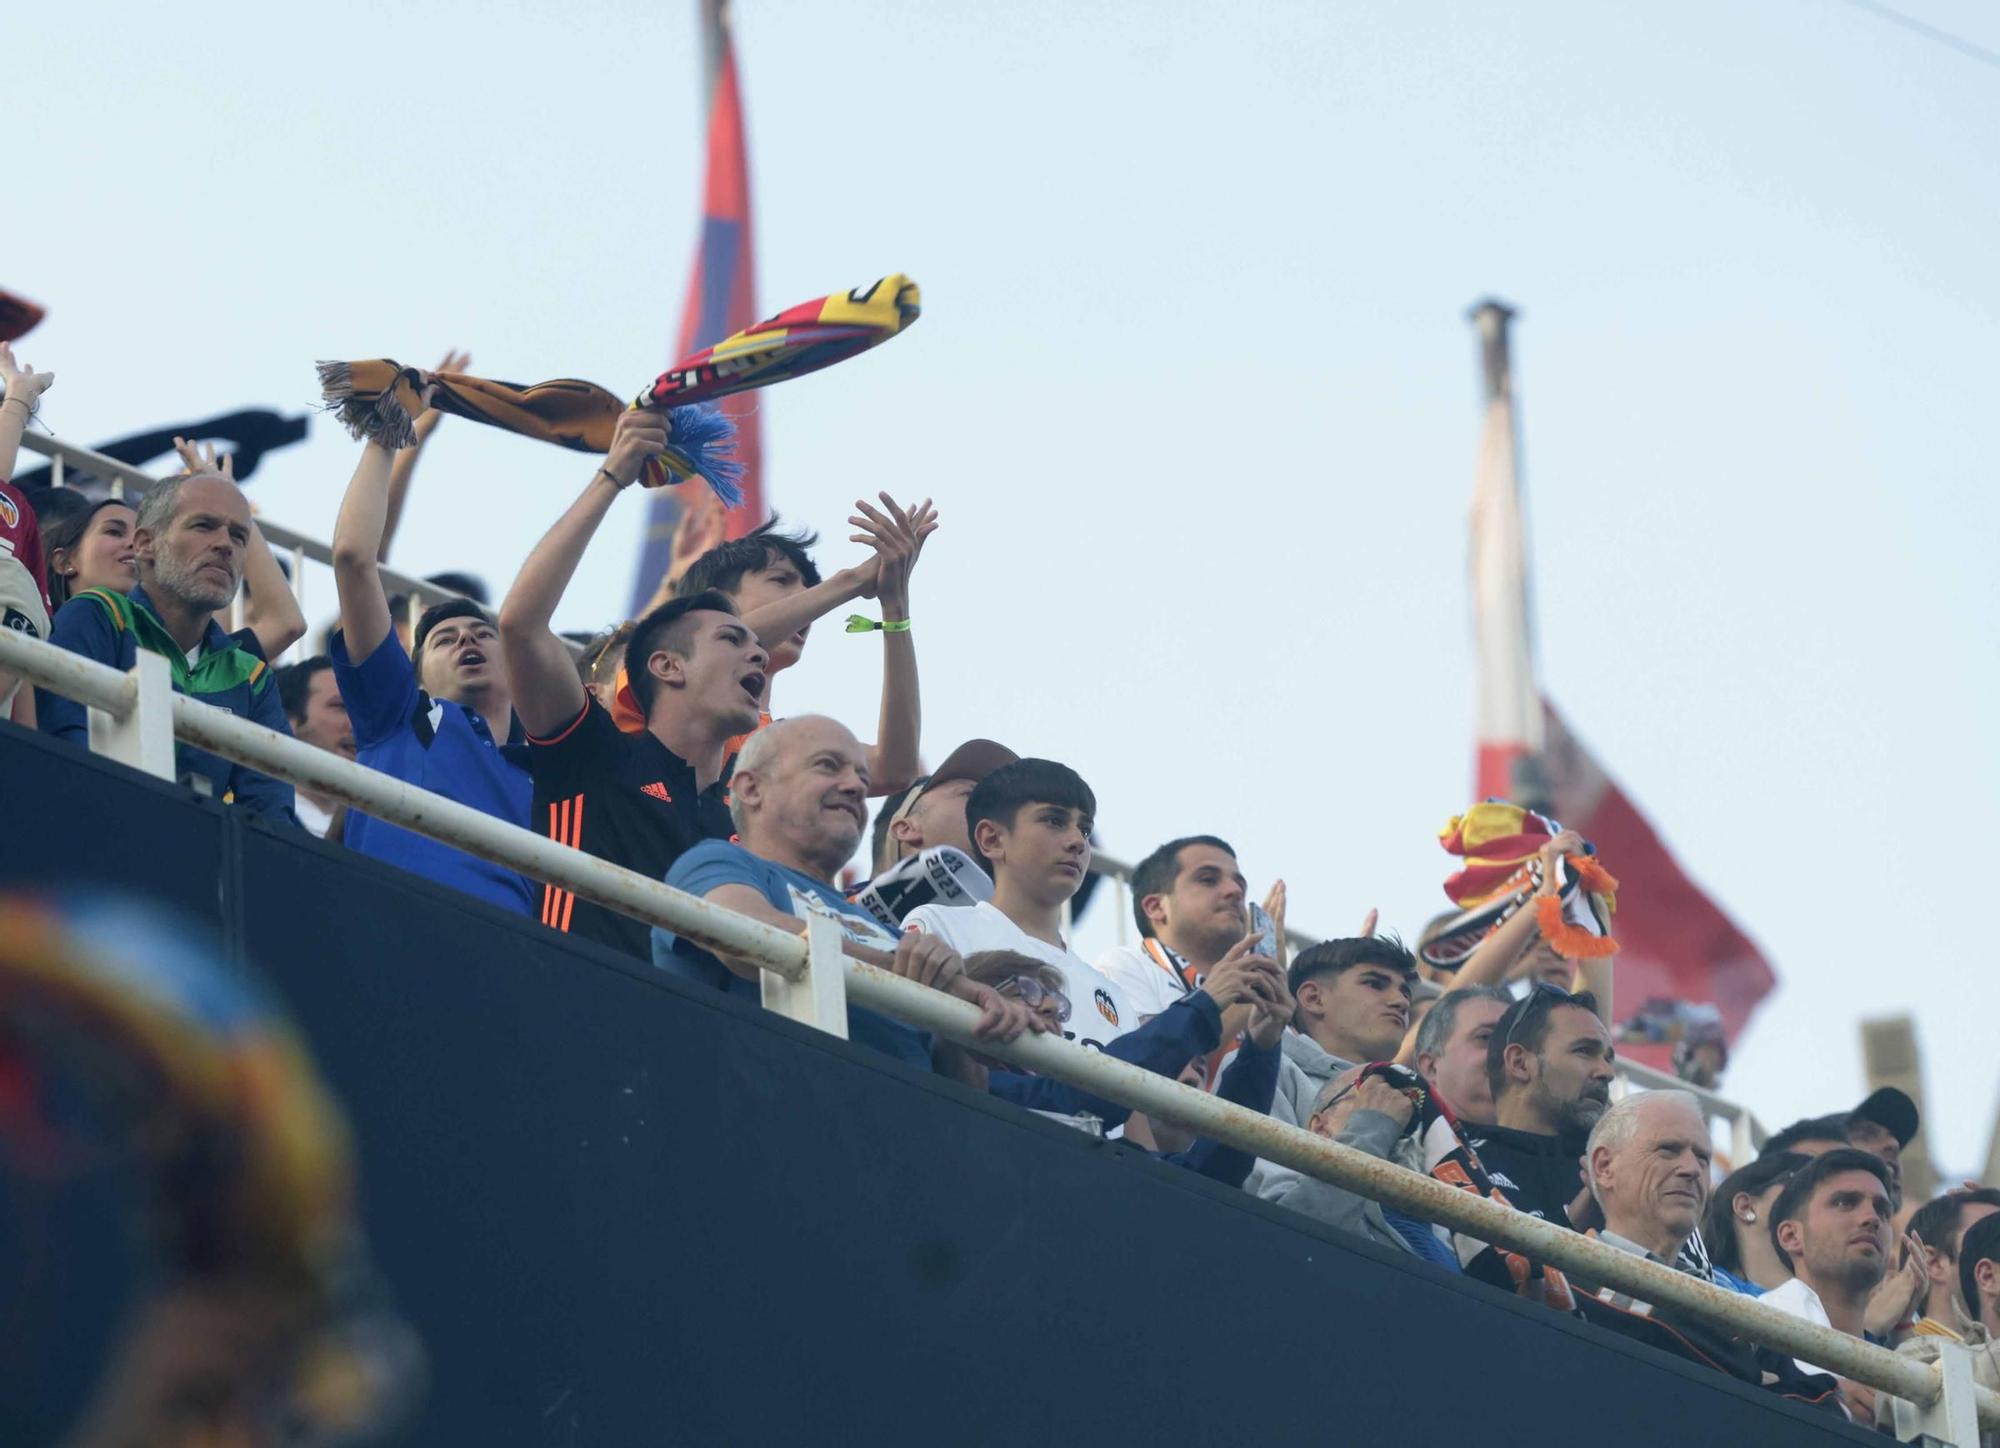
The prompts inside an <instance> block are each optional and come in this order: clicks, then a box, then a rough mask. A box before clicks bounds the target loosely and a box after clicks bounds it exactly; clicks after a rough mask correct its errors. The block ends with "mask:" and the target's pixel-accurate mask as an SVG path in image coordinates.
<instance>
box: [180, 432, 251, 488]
mask: <svg viewBox="0 0 2000 1448" xmlns="http://www.w3.org/2000/svg"><path fill="white" fill-rule="evenodd" d="M174 452H175V453H177V454H178V455H179V456H180V460H181V466H182V467H184V468H186V469H187V470H188V471H189V472H190V473H220V474H221V475H222V476H223V477H224V478H226V479H228V480H229V481H230V482H232V483H233V482H235V481H236V456H235V454H234V453H217V452H216V450H215V444H214V443H202V444H201V445H200V446H196V445H195V444H194V443H193V442H191V441H190V440H188V439H187V438H184V437H177V438H175V439H174Z"/></svg>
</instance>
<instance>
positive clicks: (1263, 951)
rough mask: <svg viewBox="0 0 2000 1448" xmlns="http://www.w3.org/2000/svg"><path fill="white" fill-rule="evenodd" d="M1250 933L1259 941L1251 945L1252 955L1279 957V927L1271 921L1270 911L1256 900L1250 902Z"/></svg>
mask: <svg viewBox="0 0 2000 1448" xmlns="http://www.w3.org/2000/svg"><path fill="white" fill-rule="evenodd" d="M1250 933H1251V934H1252V935H1254V936H1256V937H1257V943H1256V944H1255V945H1253V946H1251V947H1250V953H1251V954H1252V955H1261V956H1264V957H1266V958H1267V959H1270V960H1276V959H1277V958H1278V930H1277V927H1276V926H1275V925H1274V924H1272V922H1271V915H1270V912H1269V911H1267V910H1266V909H1265V908H1264V907H1263V906H1262V905H1259V904H1258V903H1257V902H1256V901H1254V900H1253V901H1251V902H1250Z"/></svg>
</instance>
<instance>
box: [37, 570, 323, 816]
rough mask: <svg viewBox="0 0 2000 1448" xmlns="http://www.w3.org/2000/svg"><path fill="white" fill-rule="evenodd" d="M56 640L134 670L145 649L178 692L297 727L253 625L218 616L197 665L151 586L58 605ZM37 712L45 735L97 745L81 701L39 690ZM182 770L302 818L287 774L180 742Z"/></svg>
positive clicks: (233, 795)
mask: <svg viewBox="0 0 2000 1448" xmlns="http://www.w3.org/2000/svg"><path fill="white" fill-rule="evenodd" d="M49 642H50V643H52V644H56V645H59V646H60V647H62V648H66V649H68V650H69V651H70V652H71V653H73V654H82V655H83V656H84V657H85V658H87V659H95V660H96V661H97V662H98V663H100V664H109V665H110V666H111V667H112V668H114V669H118V670H121V671H122V670H129V669H130V668H131V667H132V665H133V663H134V662H136V661H137V659H138V657H139V650H140V649H142V648H144V649H148V650H150V651H151V652H153V653H156V654H159V655H160V656H161V657H162V658H164V659H165V660H166V661H167V664H168V666H169V667H170V668H171V669H172V670H173V676H174V692H175V693H176V694H186V695H188V696H189V697H190V698H195V699H199V700H201V702H202V703H204V704H212V705H214V706H215V707H216V708H218V709H227V710H228V711H229V712H230V713H232V714H236V715H240V716H241V717H243V718H245V719H249V720H251V721H253V722H255V723H258V724H262V725H264V726H265V727H266V728H269V729H275V730H277V731H278V732H279V733H280V734H290V733H291V732H292V726H291V722H290V721H289V720H287V719H286V718H285V706H284V704H283V703H282V702H280V700H279V698H278V685H277V680H276V679H275V678H274V677H273V676H272V673H271V667H270V665H269V664H267V663H266V662H265V661H264V656H263V653H262V652H261V651H260V650H259V649H258V647H257V638H256V635H254V634H252V633H251V632H250V631H249V630H248V629H245V630H243V631H242V632H240V633H235V634H231V633H227V632H225V631H224V630H223V628H222V626H221V625H220V624H218V623H217V622H216V621H215V620H214V619H212V618H211V619H210V620H209V621H208V631H207V633H205V634H204V635H203V636H202V644H201V647H202V653H201V657H200V658H199V659H197V660H196V661H195V662H194V663H193V664H189V663H188V661H187V655H185V654H184V653H182V652H181V649H180V646H179V645H178V644H176V643H175V642H174V639H173V635H171V634H169V633H168V632H167V627H166V625H165V624H163V623H161V622H160V617H159V615H158V614H156V613H154V612H153V605H152V601H151V600H150V599H148V598H147V597H146V591H145V590H144V589H143V588H134V589H133V590H132V591H131V593H129V594H119V593H112V592H109V591H108V590H106V589H101V588H91V589H86V590H84V591H83V592H82V593H79V594H77V595H76V597H74V598H72V599H71V600H70V601H69V602H68V603H65V604H64V605H63V606H62V607H61V608H60V609H58V610H56V616H55V621H54V623H52V624H51V625H50V627H49ZM35 717H36V719H37V720H38V721H39V723H40V725H41V729H42V732H43V733H44V734H53V735H55V736H56V737H57V738H59V739H69V740H73V741H75V742H76V743H78V744H80V745H82V746H83V747H85V748H86V749H87V748H89V747H90V712H89V710H88V709H87V708H86V707H85V706H84V705H82V704H79V703H77V702H76V701H75V700H73V699H65V698H63V697H62V696H61V695H59V694H51V693H50V692H49V691H48V690H46V689H37V690H36V691H35ZM174 770H175V773H176V774H178V775H179V776H180V777H181V778H183V779H185V778H186V777H187V776H189V775H199V776H201V777H202V778H204V779H206V780H208V781H209V783H210V785H211V786H212V787H213V790H214V794H215V797H216V798H217V799H221V800H233V801H234V802H235V803H237V804H239V805H242V806H243V807H244V808H245V809H247V810H250V811H251V812H252V813H254V814H260V815H269V816H273V817H276V818H278V819H282V820H284V821H286V822H287V823H289V824H297V823H298V816H297V815H295V814H294V813H293V812H292V803H293V793H292V787H291V786H290V785H289V784H286V783H285V782H284V781H283V780H280V779H273V778H271V776H270V775H268V774H259V773H258V772H257V771H256V770H254V769H250V768H248V767H246V766H244V765H241V764H238V763H236V762H235V761H234V760H230V759H224V758H223V757H222V756H221V755H219V754H210V753H209V752H208V751H207V750H205V749H197V748H195V747H194V746H193V745H191V744H177V745H176V746H175V750H174Z"/></svg>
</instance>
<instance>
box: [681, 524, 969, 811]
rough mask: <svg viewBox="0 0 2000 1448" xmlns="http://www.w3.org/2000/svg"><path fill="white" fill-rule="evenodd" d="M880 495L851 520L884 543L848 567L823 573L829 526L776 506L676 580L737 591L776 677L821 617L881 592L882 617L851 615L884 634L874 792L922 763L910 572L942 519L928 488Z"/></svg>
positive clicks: (762, 705) (733, 597) (868, 539)
mask: <svg viewBox="0 0 2000 1448" xmlns="http://www.w3.org/2000/svg"><path fill="white" fill-rule="evenodd" d="M880 496H881V500H882V506H881V508H879V509H878V508H875V507H874V506H872V505H870V504H868V503H865V502H862V501H860V500H856V502H855V504H854V506H855V508H856V510H857V512H856V514H855V515H854V516H852V517H850V518H849V519H848V520H847V521H848V522H849V523H852V524H853V525H854V526H855V527H856V528H857V529H858V530H860V531H858V532H857V533H855V534H854V535H853V541H854V542H856V543H867V544H870V545H872V546H873V548H874V550H875V552H874V556H873V557H871V558H870V559H869V560H868V561H867V562H866V563H862V564H858V565H856V566H855V567H853V568H843V569H842V570H840V572H838V573H836V574H834V575H833V577H831V578H829V579H825V580H824V581H822V580H821V578H820V573H819V569H818V567H817V566H816V565H815V564H814V563H813V560H812V555H811V553H809V552H808V551H807V550H808V549H810V548H812V547H813V546H814V545H815V544H816V543H818V542H819V535H818V534H816V533H811V532H804V531H794V532H780V531H779V529H778V519H777V517H776V516H775V515H774V516H773V517H772V518H771V520H770V521H769V522H767V523H765V524H764V525H763V526H762V527H760V528H757V529H756V530H755V531H753V532H750V533H748V534H745V535H744V536H743V537H741V538H732V539H730V540H729V541H728V542H727V543H722V544H718V545H717V546H716V547H714V548H711V549H709V550H708V551H707V552H706V553H704V554H702V555H701V556H700V557H699V558H697V559H695V561H694V562H693V563H691V564H689V565H688V569H687V572H685V573H683V574H682V575H681V577H680V581H679V582H678V583H677V584H676V585H675V587H674V592H675V594H676V595H677V596H679V597H682V598H685V597H688V596H689V595H691V594H696V593H708V592H715V593H720V594H722V595H723V596H724V597H726V598H727V599H729V601H730V606H731V607H732V608H733V609H734V610H735V611H736V614H737V616H738V617H739V618H741V619H742V620H743V621H744V622H745V623H747V624H748V625H750V627H751V628H752V629H753V630H754V631H755V632H756V635H757V638H758V641H759V642H760V643H762V644H763V646H764V647H765V649H767V650H768V651H769V653H770V655H771V666H770V671H769V672H770V674H771V675H772V676H773V677H775V676H776V675H777V674H778V673H780V672H782V671H783V670H785V669H788V668H790V667H791V666H792V665H793V664H795V663H797V662H798V661H799V657H800V655H801V654H803V653H804V652H805V646H806V634H807V633H808V632H809V631H810V630H811V628H812V625H813V623H814V622H815V621H816V620H818V619H820V618H823V617H825V616H826V615H827V614H829V613H831V612H832V611H833V610H834V609H836V608H839V607H841V606H842V605H843V604H847V603H851V602H853V601H854V600H855V599H857V598H873V599H877V600H879V601H880V603H881V605H882V618H881V620H880V622H875V621H872V620H869V619H865V618H862V617H861V616H860V615H858V614H857V615H855V616H854V617H853V618H852V619H850V620H849V623H848V630H849V632H863V633H866V632H874V631H880V633H881V634H882V645H883V660H882V710H881V716H880V718H879V720H878V721H877V724H876V736H875V737H876V742H875V743H874V744H872V745H870V746H869V747H868V773H869V786H868V787H869V793H870V794H872V795H884V794H893V793H895V792H896V791H897V790H899V789H902V788H904V787H905V786H906V785H908V784H909V783H910V782H911V781H912V780H914V779H915V778H916V777H917V774H918V772H919V770H920V769H921V768H922V766H921V764H920V763H919V762H918V757H917V749H918V740H919V735H920V733H921V705H920V701H919V695H918V689H917V652H916V644H915V643H914V641H913V640H912V639H911V636H910V572H911V570H912V569H913V568H914V567H915V566H916V562H917V555H918V554H919V553H920V552H922V551H923V546H924V540H925V539H926V538H928V537H929V536H930V535H931V533H933V532H934V531H936V529H937V512H936V510H935V509H933V508H932V507H931V503H930V500H929V499H928V498H926V499H925V500H924V501H923V502H922V503H920V504H918V505H917V506H915V507H913V508H908V509H905V508H903V507H901V506H900V505H898V504H897V503H896V502H894V501H893V500H892V499H891V498H890V497H889V495H888V494H887V493H883V494H881V495H880ZM758 719H759V724H758V726H757V727H761V726H762V725H763V724H768V723H770V721H771V709H770V689H769V686H768V684H767V686H766V688H765V692H764V697H763V698H761V699H760V700H759V701H758ZM738 747H740V742H739V745H738Z"/></svg>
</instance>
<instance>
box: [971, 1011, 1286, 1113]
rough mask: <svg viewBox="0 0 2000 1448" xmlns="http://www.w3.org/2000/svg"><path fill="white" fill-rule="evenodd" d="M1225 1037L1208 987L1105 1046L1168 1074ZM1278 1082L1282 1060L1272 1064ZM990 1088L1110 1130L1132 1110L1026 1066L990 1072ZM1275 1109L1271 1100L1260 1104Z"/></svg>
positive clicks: (1174, 1073)
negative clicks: (1030, 1071) (1094, 1120)
mask: <svg viewBox="0 0 2000 1448" xmlns="http://www.w3.org/2000/svg"><path fill="white" fill-rule="evenodd" d="M1221 1039H1222V1011H1221V1009H1220V1008H1219V1007H1218V1006H1217V1005H1216V1004H1215V1001H1214V999H1213V998H1212V997H1210V996H1209V995H1208V994H1207V993H1206V992H1204V991H1195V992H1194V993H1193V994H1192V995H1185V996H1182V997H1181V998H1180V999H1179V1000H1177V1001H1175V1002H1174V1003H1173V1004H1172V1005H1170V1006H1168V1007H1167V1008H1166V1009H1165V1010H1163V1011H1161V1012H1160V1013H1159V1014H1158V1015H1157V1016H1154V1017H1153V1018H1152V1019H1151V1020H1150V1021H1148V1022H1146V1024H1145V1025H1143V1026H1140V1027H1139V1028H1138V1029H1137V1030H1132V1031H1127V1032H1126V1033H1125V1034H1124V1035H1122V1036H1119V1037H1118V1038H1117V1039H1115V1040H1113V1041H1112V1042H1111V1043H1110V1044H1109V1045H1107V1046H1105V1048H1104V1054H1105V1055H1107V1056H1115V1057H1117V1058H1118V1059H1119V1060H1121V1061H1127V1062H1130V1063H1131V1064H1132V1065H1134V1066H1139V1067H1143V1068H1144V1069H1146V1070H1148V1071H1157V1072H1158V1073H1159V1074H1160V1075H1162V1076H1178V1075H1180V1073H1181V1068H1182V1067H1184V1066H1185V1065H1187V1063H1188V1062H1190V1061H1192V1060H1193V1059H1194V1058H1195V1057H1196V1056H1205V1055H1207V1054H1208V1053H1209V1052H1210V1051H1213V1050H1214V1049H1215V1047H1216V1045H1217V1043H1218V1042H1220V1041H1221ZM1271 1080H1272V1082H1273V1084H1275V1083H1276V1081H1277V1065H1276V1063H1275V1062H1273V1064H1272V1067H1271ZM986 1089H987V1090H988V1091H989V1092H991V1093H992V1094H993V1095H995V1096H998V1097H999V1098H1000V1099H1001V1100H1003V1101H1011V1102H1013V1103H1014V1104H1015V1105H1016V1106H1025V1107H1027V1108H1028V1109H1029V1110H1030V1111H1053V1112H1056V1113H1057V1114H1059V1115H1063V1116H1076V1115H1078V1114H1080V1113H1083V1112H1088V1113H1090V1114H1091V1115H1092V1116H1095V1117H1097V1118H1098V1119H1099V1120H1100V1121H1102V1122H1103V1123H1104V1129H1105V1130H1106V1131H1109V1130H1111V1129H1112V1128H1113V1127H1117V1126H1122V1125H1124V1123H1125V1118H1126V1117H1128V1116H1130V1115H1131V1114H1132V1108H1131V1107H1129V1106H1120V1105H1119V1104H1118V1103H1117V1102H1115V1101H1106V1100H1105V1099H1104V1098H1103V1097H1101V1096H1093V1095H1091V1094H1090V1093H1089V1092H1088V1091H1084V1090H1080V1089H1079V1088H1077V1087H1075V1086H1071V1085H1068V1084H1067V1083H1065V1082H1062V1081H1057V1080H1053V1079H1051V1078H1050V1077H1047V1076H1033V1075H1029V1074H1028V1073H1026V1072H1022V1071H995V1072H993V1073H991V1074H990V1075H989V1076H988V1077H987V1084H986ZM1259 1109H1261V1110H1265V1111H1268V1110H1270V1109H1271V1108H1270V1103H1269V1101H1268V1100H1267V1101H1266V1102H1265V1104H1264V1105H1263V1106H1262V1107H1261V1108H1259Z"/></svg>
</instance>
